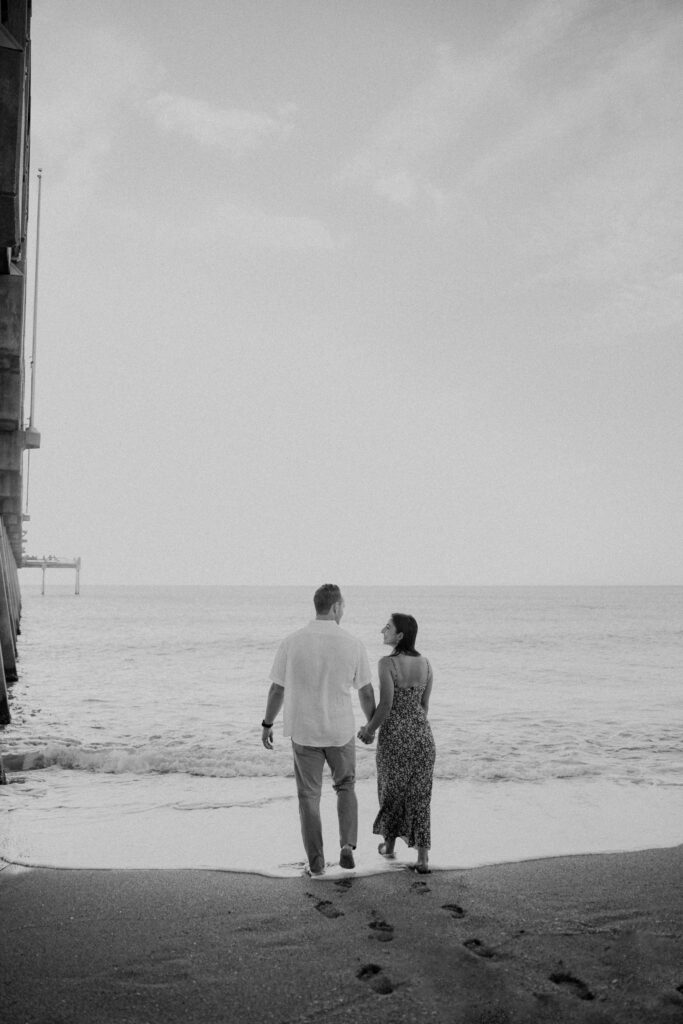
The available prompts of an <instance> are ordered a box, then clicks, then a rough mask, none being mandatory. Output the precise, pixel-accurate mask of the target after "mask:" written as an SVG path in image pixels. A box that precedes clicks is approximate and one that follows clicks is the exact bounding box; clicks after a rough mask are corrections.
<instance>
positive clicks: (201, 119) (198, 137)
mask: <svg viewBox="0 0 683 1024" xmlns="http://www.w3.org/2000/svg"><path fill="white" fill-rule="evenodd" d="M143 106H144V109H145V110H146V111H147V112H148V113H149V114H150V115H151V116H152V118H153V119H154V121H155V122H156V124H157V125H158V126H159V127H160V128H161V129H162V130H163V131H166V132H178V133H180V134H182V135H187V136H189V137H190V138H193V139H194V140H195V141H196V142H198V143H199V144H200V145H202V146H207V147H212V146H215V147H217V148H219V149H224V150H226V151H227V152H229V153H230V154H231V155H232V156H233V157H241V156H244V154H245V153H248V152H251V151H253V150H255V149H258V148H259V147H260V146H262V145H264V144H266V143H268V142H273V141H275V142H277V141H279V140H282V139H284V138H286V137H287V136H288V135H289V134H290V133H291V131H292V128H293V115H294V112H295V108H294V106H293V105H292V104H287V105H285V106H283V107H282V108H281V109H280V110H278V111H277V113H276V115H275V116H271V115H270V114H265V113H262V112H259V111H251V110H240V109H237V108H233V109H225V108H223V107H216V106H213V105H212V104H210V103H207V102H206V101H204V100H200V99H191V98H190V97H188V96H177V95H173V94H172V93H169V92H160V93H158V94H157V95H156V96H154V97H152V98H151V99H148V100H146V101H145V102H144V105H143Z"/></svg>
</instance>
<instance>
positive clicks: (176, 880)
mask: <svg viewBox="0 0 683 1024" xmlns="http://www.w3.org/2000/svg"><path fill="white" fill-rule="evenodd" d="M682 868H683V847H676V848H675V849H669V850H651V851H646V852H642V853H628V854H607V855H593V856H586V857H562V858H555V859H552V860H539V861H531V862H526V863H518V864H507V865H501V866H497V867H487V868H476V869H473V870H468V871H445V872H434V873H433V874H431V875H428V876H418V875H415V874H413V873H412V872H410V871H408V870H406V871H398V872H395V873H391V874H382V875H372V876H365V877H358V876H354V875H352V874H350V875H349V876H348V878H344V879H340V880H336V881H335V880H327V881H310V880H308V879H305V878H301V879H271V878H263V877H259V876H256V875H244V874H230V873H219V872H208V871H66V870H54V869H35V870H30V871H25V872H16V871H14V870H13V869H6V870H5V871H3V872H0V972H1V974H0V1018H1V1019H2V1021H3V1022H6V1024H34V1022H35V1024H38V1022H40V1024H67V1022H68V1024H81V1022H83V1024H86V1022H87V1024H100V1022H107V1024H109V1022H117V1024H126V1022H134V1021H135V1022H153V1024H156V1022H164V1024H175V1022H176V1021H177V1022H180V1021H183V1022H202V1024H213V1022H219V1021H220V1022H228V1021H231V1022H240V1024H241V1022H244V1024H251V1022H254V1024H256V1022H258V1024H264V1022H270V1021H275V1022H279V1024H295V1022H296V1024H308V1022H320V1024H324V1022H326V1021H331V1022H344V1021H349V1022H351V1021H353V1022H356V1024H366V1022H367V1024H381V1022H397V1024H398V1022H402V1021H415V1022H421V1021H439V1022H441V1021H443V1022H454V1024H455V1022H457V1024H460V1022H462V1024H475V1022H477V1024H512V1022H515V1024H534V1022H541V1021H543V1022H553V1024H555V1022H564V1021H587V1022H588V1021H590V1022H594V1024H607V1022H612V1024H630V1022H633V1024H649V1022H652V1024H668V1022H672V1024H673V1022H679V1024H680V1022H682V1021H683V942H682V934H683V908H682V896H681V891H682V882H683V870H682Z"/></svg>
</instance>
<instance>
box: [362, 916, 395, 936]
mask: <svg viewBox="0 0 683 1024" xmlns="http://www.w3.org/2000/svg"><path fill="white" fill-rule="evenodd" d="M368 928H372V930H373V932H374V933H375V934H374V938H375V939H377V941H378V942H391V940H392V939H393V937H394V926H393V924H389V923H388V922H387V921H384V920H383V919H382V918H380V917H375V919H374V920H373V921H371V922H370V924H369V925H368Z"/></svg>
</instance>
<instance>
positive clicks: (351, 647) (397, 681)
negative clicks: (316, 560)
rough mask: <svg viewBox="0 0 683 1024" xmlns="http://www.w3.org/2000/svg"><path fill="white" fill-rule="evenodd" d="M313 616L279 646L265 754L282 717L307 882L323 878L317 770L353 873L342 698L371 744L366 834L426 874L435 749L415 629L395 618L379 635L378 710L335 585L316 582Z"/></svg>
mask: <svg viewBox="0 0 683 1024" xmlns="http://www.w3.org/2000/svg"><path fill="white" fill-rule="evenodd" d="M313 603H314V606H315V612H316V617H315V619H313V620H312V621H311V622H310V623H309V624H308V625H307V626H304V627H303V629H299V630H297V631H296V632H295V633H292V634H291V635H290V636H288V637H286V638H285V639H284V640H283V641H282V643H281V644H280V646H279V648H278V651H277V654H276V656H275V661H274V663H273V668H272V670H271V673H270V680H271V686H270V690H269V691H268V698H267V703H266V713H265V717H264V719H263V722H262V723H261V726H262V734H261V739H262V742H263V745H264V747H266V749H268V750H272V749H273V722H274V721H275V718H276V717H277V715H278V714H279V712H280V710H281V709H283V708H284V735H285V736H289V737H291V741H292V751H293V755H294V776H295V778H296V787H297V794H298V797H299V817H300V820H301V835H302V838H303V842H304V849H305V851H306V856H307V857H308V873H309V874H310V875H311V876H314V877H320V876H321V875H324V873H325V856H324V852H323V837H322V825H321V820H320V794H321V792H322V778H323V768H324V765H325V763H327V764H328V765H329V766H330V771H331V773H332V783H333V786H334V789H335V792H336V794H337V814H338V817H339V844H340V848H341V851H340V856H339V863H340V865H341V866H342V867H343V868H353V867H355V860H354V856H353V851H354V850H355V848H356V841H357V836H358V803H357V799H356V793H355V780H356V725H355V719H354V714H353V705H352V703H351V691H352V690H353V689H356V690H357V691H358V699H359V702H360V706H361V708H362V710H363V712H364V714H365V717H366V719H367V722H366V724H365V725H364V726H362V728H361V729H359V730H358V733H357V737H358V739H360V740H362V741H363V743H372V742H373V740H374V738H375V733H376V732H377V730H378V729H379V736H378V740H377V793H378V799H379V812H378V814H377V817H376V818H375V821H374V824H373V827H372V831H373V832H374V833H375V834H376V835H380V836H382V838H383V842H381V843H380V845H379V852H380V853H381V854H382V856H384V857H388V858H389V857H393V856H394V845H395V843H396V840H397V839H402V840H403V841H404V842H405V843H406V844H407V845H408V846H409V847H415V848H416V849H417V862H416V864H415V865H414V867H415V870H416V871H418V872H419V873H420V874H426V873H427V872H428V871H429V848H430V842H431V839H430V802H431V795H432V777H433V772H434V759H435V747H434V738H433V736H432V730H431V728H430V726H429V722H428V720H427V712H428V710H429V698H430V695H431V690H432V669H431V665H430V664H429V662H428V660H427V659H426V658H424V657H423V656H422V655H421V654H420V653H419V651H417V650H416V649H415V640H416V638H417V622H416V621H415V619H414V618H413V617H412V615H403V614H400V613H398V612H395V613H394V614H393V615H391V617H390V618H389V621H388V622H387V624H386V626H384V628H383V630H382V636H383V638H384V643H385V644H387V645H388V646H389V647H391V653H390V654H389V655H387V656H386V657H384V658H381V659H380V662H379V702H378V703H377V702H376V701H375V693H374V690H373V687H372V678H371V674H370V665H369V662H368V656H367V653H366V651H365V648H364V646H363V644H362V643H361V642H360V640H358V639H356V637H354V636H352V635H351V634H350V633H347V632H346V630H344V629H342V628H341V627H340V625H339V623H340V622H341V619H342V616H343V614H344V599H343V597H342V594H341V591H340V589H339V587H338V586H336V585H335V584H333V583H324V584H323V585H322V586H321V587H319V588H318V590H316V592H315V594H314V596H313Z"/></svg>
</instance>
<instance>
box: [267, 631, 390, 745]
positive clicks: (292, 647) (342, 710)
mask: <svg viewBox="0 0 683 1024" xmlns="http://www.w3.org/2000/svg"><path fill="white" fill-rule="evenodd" d="M270 679H271V682H273V683H278V684H279V685H280V686H284V689H285V699H284V734H285V736H291V737H292V739H293V741H294V742H295V743H300V744H302V745H303V746H308V747H342V746H344V744H345V743H348V741H349V740H350V739H351V738H352V736H353V735H354V734H355V731H356V724H355V719H354V714H353V705H352V703H351V690H352V689H356V690H359V689H360V688H361V687H362V686H367V684H368V683H370V682H371V680H372V677H371V675H370V664H369V662H368V656H367V652H366V650H365V647H364V646H363V644H362V643H361V642H360V640H357V639H356V637H355V636H352V635H351V634H350V633H347V632H346V630H345V629H342V628H341V626H339V625H337V623H336V622H335V621H334V620H333V619H314V620H313V621H312V622H309V624H308V625H307V626H304V628H303V629H299V630H297V632H296V633H292V634H290V636H288V637H286V638H285V639H284V640H283V641H282V643H281V644H280V646H279V648H278V652H277V654H276V655H275V661H274V662H273V668H272V670H271V673H270Z"/></svg>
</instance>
